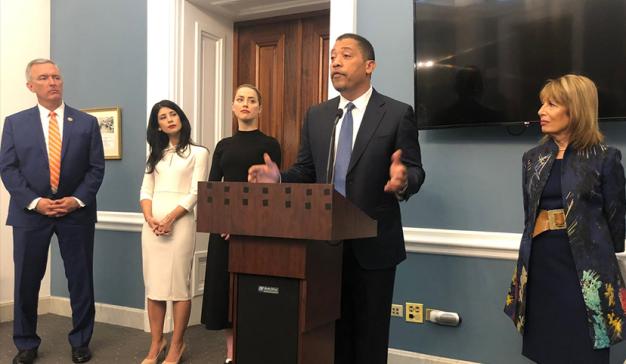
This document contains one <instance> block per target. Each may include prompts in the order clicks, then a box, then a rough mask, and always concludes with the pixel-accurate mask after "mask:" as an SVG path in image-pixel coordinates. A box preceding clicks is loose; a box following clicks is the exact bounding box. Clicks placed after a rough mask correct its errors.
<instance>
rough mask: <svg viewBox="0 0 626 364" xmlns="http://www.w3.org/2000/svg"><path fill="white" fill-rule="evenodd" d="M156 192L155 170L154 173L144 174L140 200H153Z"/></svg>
mask: <svg viewBox="0 0 626 364" xmlns="http://www.w3.org/2000/svg"><path fill="white" fill-rule="evenodd" d="M153 194H154V171H152V173H145V172H144V174H143V182H142V183H141V190H140V191H139V201H141V200H152V195H153Z"/></svg>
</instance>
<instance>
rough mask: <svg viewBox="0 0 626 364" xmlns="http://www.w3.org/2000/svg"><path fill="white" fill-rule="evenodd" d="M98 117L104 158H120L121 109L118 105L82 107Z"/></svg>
mask: <svg viewBox="0 0 626 364" xmlns="http://www.w3.org/2000/svg"><path fill="white" fill-rule="evenodd" d="M82 111H84V112H86V113H87V114H89V115H93V116H95V117H96V119H98V125H100V134H101V135H102V145H103V146H104V159H122V111H121V109H120V108H119V107H107V108H100V109H83V110H82Z"/></svg>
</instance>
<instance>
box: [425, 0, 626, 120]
mask: <svg viewBox="0 0 626 364" xmlns="http://www.w3.org/2000/svg"><path fill="white" fill-rule="evenodd" d="M414 51H415V111H416V115H417V120H418V126H419V128H420V129H432V128H445V127H460V126H479V125H480V126H482V125H513V124H519V123H523V122H529V121H536V120H537V119H538V116H537V110H538V109H539V106H540V103H539V98H538V93H539V91H540V90H541V88H542V87H543V85H544V84H545V82H546V80H547V79H549V78H556V77H558V76H561V75H564V74H567V73H576V74H582V75H585V76H587V77H589V78H590V79H592V80H593V81H594V82H595V83H596V86H597V87H598V94H599V104H600V106H599V116H600V120H601V121H605V120H620V121H624V120H626V0H414Z"/></svg>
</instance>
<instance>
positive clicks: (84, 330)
mask: <svg viewBox="0 0 626 364" xmlns="http://www.w3.org/2000/svg"><path fill="white" fill-rule="evenodd" d="M52 234H56V235H57V238H58V240H59V249H60V251H61V257H62V258H63V265H64V267H65V276H66V277H67V281H68V288H69V291H70V303H71V306H72V324H73V329H72V331H70V333H69V335H68V339H69V342H70V345H71V346H72V347H83V346H87V345H89V341H90V340H91V335H92V333H93V326H94V318H95V312H96V311H95V307H94V289H93V238H94V225H93V224H88V225H72V224H60V223H56V224H50V225H46V226H37V227H13V261H14V263H15V306H14V321H13V342H14V343H15V346H16V347H17V348H18V349H20V350H22V349H34V348H37V347H39V344H40V343H41V339H40V338H39V336H37V305H38V300H39V287H40V286H41V279H42V278H43V276H44V274H45V272H46V264H47V263H48V248H49V247H50V239H51V238H52Z"/></svg>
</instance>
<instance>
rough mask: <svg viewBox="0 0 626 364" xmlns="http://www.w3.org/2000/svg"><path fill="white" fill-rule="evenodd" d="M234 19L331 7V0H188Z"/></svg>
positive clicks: (258, 17) (265, 16)
mask: <svg viewBox="0 0 626 364" xmlns="http://www.w3.org/2000/svg"><path fill="white" fill-rule="evenodd" d="M187 1H189V2H190V3H191V4H194V5H196V6H198V7H199V8H201V9H204V10H206V11H209V12H211V13H217V14H220V15H223V16H225V17H227V18H229V19H231V20H233V21H244V20H252V19H262V18H269V17H273V16H280V15H288V14H296V13H303V12H309V11H316V10H322V9H329V8H330V0H187Z"/></svg>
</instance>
